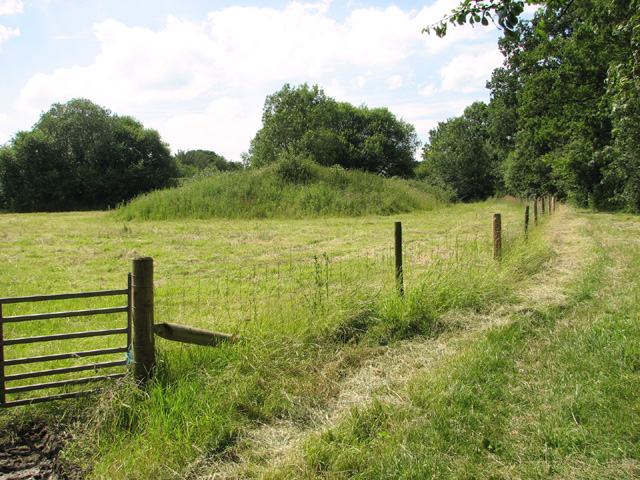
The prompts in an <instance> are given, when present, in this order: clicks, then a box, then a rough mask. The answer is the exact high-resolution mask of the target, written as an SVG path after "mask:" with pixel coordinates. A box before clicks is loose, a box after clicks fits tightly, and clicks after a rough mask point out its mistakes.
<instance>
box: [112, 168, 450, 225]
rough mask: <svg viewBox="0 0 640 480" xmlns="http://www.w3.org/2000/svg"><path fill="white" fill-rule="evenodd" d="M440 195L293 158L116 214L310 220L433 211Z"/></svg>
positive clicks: (202, 181)
mask: <svg viewBox="0 0 640 480" xmlns="http://www.w3.org/2000/svg"><path fill="white" fill-rule="evenodd" d="M443 201H446V199H445V196H444V194H443V193H442V192H439V191H437V190H435V189H432V188H429V187H428V186H426V185H424V184H421V183H419V182H407V181H404V180H399V179H385V178H382V177H380V176H378V175H374V174H370V173H364V172H361V171H357V170H349V171H347V170H344V169H342V168H340V167H331V168H326V167H321V166H319V165H316V164H313V163H312V162H310V161H307V160H301V159H298V158H296V157H293V158H290V159H284V160H282V161H281V162H280V163H278V164H275V165H272V166H269V167H267V168H262V169H251V170H243V171H235V172H221V173H216V174H213V175H211V176H208V177H204V178H198V179H195V180H192V181H190V182H188V183H186V184H184V185H182V186H180V187H177V188H174V189H168V190H162V191H156V192H152V193H149V194H147V195H143V196H141V197H138V198H136V199H134V200H133V201H131V202H130V203H129V204H128V205H126V206H123V207H120V208H119V209H118V216H119V217H120V218H122V219H124V220H132V219H142V220H166V219H179V218H202V219H204V218H214V217H217V218H231V219H232V218H309V217H318V216H361V215H391V214H397V213H407V212H411V211H416V210H432V209H433V208H435V207H436V206H437V205H438V204H439V203H441V202H443Z"/></svg>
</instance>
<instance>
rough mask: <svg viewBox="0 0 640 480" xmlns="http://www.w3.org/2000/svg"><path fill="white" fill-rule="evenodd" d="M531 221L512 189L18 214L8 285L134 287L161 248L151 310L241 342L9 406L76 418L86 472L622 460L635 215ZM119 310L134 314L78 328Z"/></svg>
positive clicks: (3, 227) (595, 473)
mask: <svg viewBox="0 0 640 480" xmlns="http://www.w3.org/2000/svg"><path fill="white" fill-rule="evenodd" d="M497 212H499V213H501V214H502V216H503V225H504V226H503V229H504V230H505V240H504V242H505V245H504V247H503V248H504V250H503V251H504V258H503V260H502V262H500V263H497V262H495V261H493V259H492V258H491V215H492V213H497ZM523 220H524V203H522V202H519V201H515V200H513V199H506V200H500V201H497V200H490V201H487V202H483V203H477V204H455V205H447V204H440V205H436V206H433V207H431V208H429V209H428V210H424V211H415V212H414V213H402V214H396V215H392V216H386V215H385V216H378V215H365V216H360V217H339V216H331V217H318V218H308V219H300V218H295V219H290V218H284V219H283V218H271V219H269V218H263V219H259V220H257V219H224V218H209V219H198V218H182V219H169V220H150V221H141V220H125V219H123V218H122V216H121V213H114V212H87V213H59V214H27V215H13V214H3V215H1V216H0V231H1V232H2V233H1V234H0V235H1V238H0V241H1V242H2V250H1V251H0V258H1V260H2V264H3V266H4V272H3V273H4V275H3V276H2V278H1V279H0V292H2V293H1V296H2V297H11V296H24V295H33V294H43V293H62V292H75V291H87V290H101V289H111V288H124V287H125V286H126V281H127V279H126V275H127V272H128V271H129V269H130V263H131V260H132V259H133V258H135V257H137V256H140V255H148V256H151V257H153V258H154V264H155V296H156V321H157V322H162V321H170V322H175V323H180V324H183V325H189V326H194V327H202V328H208V329H212V330H217V331H223V332H228V333H235V334H237V336H238V339H239V341H238V342H236V343H234V344H232V345H223V346H221V347H217V348H207V347H196V346H184V345H181V344H176V343H171V342H168V341H164V340H158V342H157V348H158V355H159V359H160V362H159V364H158V368H157V372H156V376H155V379H154V380H153V381H152V382H151V384H150V385H149V386H148V387H147V388H146V389H142V390H141V389H139V388H137V387H136V386H135V385H134V384H133V382H132V381H131V380H130V379H127V380H124V381H119V382H118V383H117V384H114V385H110V386H109V387H108V388H107V389H106V390H105V391H104V392H103V393H102V394H101V395H99V396H97V397H96V396H94V397H90V398H86V399H82V400H71V401H64V402H56V403H51V404H46V405H39V406H31V407H21V408H17V409H14V410H10V411H9V410H6V411H1V412H0V424H2V426H3V430H4V431H5V432H10V431H15V430H16V429H17V428H18V426H19V425H21V424H24V423H27V422H30V421H33V419H34V418H35V419H38V420H39V421H42V422H51V423H57V424H61V425H64V428H65V429H66V430H67V431H68V432H70V438H71V440H70V441H69V443H68V444H67V446H66V448H65V450H64V457H65V458H66V460H67V461H68V462H69V463H70V464H76V465H84V466H85V468H86V470H85V472H84V474H85V476H87V477H88V478H385V477H390V478H432V477H433V476H434V475H435V476H436V477H440V478H489V477H490V476H493V477H494V478H539V477H541V476H543V477H545V476H546V477H551V478H553V477H554V476H556V477H558V478H626V477H625V476H626V475H628V474H629V472H631V473H634V472H635V473H637V472H638V470H637V468H638V467H637V465H638V462H637V459H638V449H637V440H638V438H637V433H634V431H635V432H637V431H638V429H637V427H638V414H639V411H638V409H637V401H635V400H634V399H633V395H632V394H631V392H633V389H634V388H635V389H636V390H637V387H638V386H639V385H638V381H639V378H638V374H637V365H638V364H640V360H639V358H640V356H639V351H638V347H637V345H638V342H637V339H638V335H640V332H638V326H637V325H636V323H637V322H636V321H634V320H637V313H634V312H637V306H638V305H637V304H638V287H637V285H638V282H637V279H638V278H637V276H638V274H637V272H638V269H637V265H638V262H639V256H638V254H637V243H638V240H639V239H640V229H639V225H640V223H638V221H637V218H636V217H632V216H612V215H596V214H591V213H587V212H578V211H575V210H573V209H571V208H569V207H565V206H561V207H559V209H558V211H557V212H556V213H555V214H554V215H552V216H549V215H546V216H545V217H541V222H540V224H539V226H538V227H537V228H535V229H534V228H533V227H532V228H531V231H530V234H529V236H528V238H527V239H526V240H525V238H524V235H523ZM395 221H402V224H403V236H404V262H405V267H404V273H405V288H406V293H405V295H404V297H400V296H399V295H398V294H397V292H396V289H395V278H394V263H393V262H394V258H393V223H394V222H395ZM634 282H635V283H634ZM105 302H106V303H108V302H109V301H105ZM106 303H105V304H104V305H106ZM94 305H95V304H94ZM104 305H103V304H100V305H98V306H104ZM75 306H77V304H75ZM75 306H74V308H75ZM9 307H10V306H6V307H5V309H7V310H8V309H9ZM13 308H14V310H12V311H6V312H4V313H5V314H6V315H7V314H22V313H33V312H34V311H35V310H34V309H38V308H40V309H41V308H42V307H41V306H30V305H25V306H14V307H13ZM51 308H52V309H55V310H58V309H64V308H67V305H66V304H65V302H59V304H56V305H54V306H52V307H51ZM105 321H107V322H116V321H117V322H119V321H122V319H113V318H111V317H109V318H106V317H105V318H104V319H102V318H100V317H96V318H92V319H90V320H84V323H82V326H83V327H89V328H88V329H92V328H104V327H103V326H102V325H101V323H100V322H105ZM77 322H80V320H78V321H76V320H72V319H67V320H63V321H62V322H61V323H62V328H63V329H74V328H77V327H78V325H79V324H78V323H77ZM99 325H100V326H99ZM20 328H22V329H27V328H31V327H26V326H21V327H20ZM33 328H40V329H43V330H42V331H44V332H49V331H50V330H49V329H50V328H53V326H52V325H49V324H47V325H39V326H37V327H36V326H34V327H33ZM56 328H58V327H56ZM5 333H6V334H7V336H22V335H31V334H42V333H41V331H38V332H35V331H31V330H29V331H27V330H18V329H16V330H12V329H11V328H9V326H5ZM98 341H99V342H103V341H104V340H98ZM81 347H82V348H87V347H91V345H86V344H83V345H81ZM43 348H49V349H50V348H51V347H46V346H43ZM48 351H49V350H48ZM29 353H30V354H31V353H36V352H34V351H32V350H29ZM596 353H597V354H596ZM23 354H24V352H21V351H20V350H19V349H16V351H12V352H11V355H15V356H19V355H23ZM634 429H635V430H634ZM5 434H8V433H5Z"/></svg>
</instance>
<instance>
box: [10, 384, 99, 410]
mask: <svg viewBox="0 0 640 480" xmlns="http://www.w3.org/2000/svg"><path fill="white" fill-rule="evenodd" d="M102 390H104V389H102V388H96V389H95V390H86V391H83V392H71V393H60V394H58V395H50V396H48V397H37V398H27V399H24V400H13V401H11V402H6V403H0V408H9V407H19V406H21V405H31V404H34V403H43V402H51V401H52V400H64V399H66V398H76V397H81V396H84V395H91V394H93V393H99V392H101V391H102Z"/></svg>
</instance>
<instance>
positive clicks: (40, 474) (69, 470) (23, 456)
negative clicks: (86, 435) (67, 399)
mask: <svg viewBox="0 0 640 480" xmlns="http://www.w3.org/2000/svg"><path fill="white" fill-rule="evenodd" d="M66 443H67V439H66V434H65V432H64V430H62V429H60V428H55V427H52V426H50V425H44V424H41V423H31V424H28V425H25V426H23V427H21V428H17V429H16V430H13V431H6V432H4V433H3V434H2V435H0V480H23V479H34V480H76V479H80V478H83V477H84V474H83V472H82V469H81V468H78V467H77V466H73V465H70V464H69V463H68V462H67V461H65V460H64V459H62V458H61V456H60V452H61V451H62V449H63V447H64V446H65V445H66Z"/></svg>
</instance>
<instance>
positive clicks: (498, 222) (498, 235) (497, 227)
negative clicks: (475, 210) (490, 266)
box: [493, 213, 502, 262]
mask: <svg viewBox="0 0 640 480" xmlns="http://www.w3.org/2000/svg"><path fill="white" fill-rule="evenodd" d="M493 259H494V260H496V261H498V262H499V261H500V260H501V259H502V218H501V216H500V214H499V213H494V214H493Z"/></svg>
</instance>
